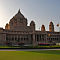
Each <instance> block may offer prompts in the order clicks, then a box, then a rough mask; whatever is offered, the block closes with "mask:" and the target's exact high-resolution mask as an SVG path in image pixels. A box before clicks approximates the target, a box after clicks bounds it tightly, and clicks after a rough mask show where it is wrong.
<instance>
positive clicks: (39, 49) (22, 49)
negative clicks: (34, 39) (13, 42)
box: [0, 49, 60, 51]
mask: <svg viewBox="0 0 60 60" xmlns="http://www.w3.org/2000/svg"><path fill="white" fill-rule="evenodd" d="M42 50H60V49H0V51H42Z"/></svg>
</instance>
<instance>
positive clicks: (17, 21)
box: [9, 9, 27, 29]
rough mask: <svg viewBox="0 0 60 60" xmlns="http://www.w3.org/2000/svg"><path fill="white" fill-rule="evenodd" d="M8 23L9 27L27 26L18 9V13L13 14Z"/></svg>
mask: <svg viewBox="0 0 60 60" xmlns="http://www.w3.org/2000/svg"><path fill="white" fill-rule="evenodd" d="M9 25H10V29H15V28H16V27H23V26H27V19H26V18H25V17H24V15H23V14H22V13H21V12H20V9H19V10H18V13H17V14H16V15H15V16H13V18H12V19H11V20H10V22H9Z"/></svg>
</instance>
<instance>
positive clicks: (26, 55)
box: [0, 50, 60, 60]
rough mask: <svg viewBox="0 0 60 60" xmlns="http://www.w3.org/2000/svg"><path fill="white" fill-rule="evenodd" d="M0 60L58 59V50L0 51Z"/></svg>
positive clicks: (59, 54) (59, 56) (59, 55)
mask: <svg viewBox="0 0 60 60" xmlns="http://www.w3.org/2000/svg"><path fill="white" fill-rule="evenodd" d="M0 60H60V51H59V50H52V51H0Z"/></svg>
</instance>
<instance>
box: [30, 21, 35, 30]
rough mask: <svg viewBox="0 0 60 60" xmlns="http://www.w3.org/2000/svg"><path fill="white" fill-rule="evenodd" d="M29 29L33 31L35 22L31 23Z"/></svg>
mask: <svg viewBox="0 0 60 60" xmlns="http://www.w3.org/2000/svg"><path fill="white" fill-rule="evenodd" d="M30 27H31V28H32V29H33V30H35V22H34V21H31V23H30Z"/></svg>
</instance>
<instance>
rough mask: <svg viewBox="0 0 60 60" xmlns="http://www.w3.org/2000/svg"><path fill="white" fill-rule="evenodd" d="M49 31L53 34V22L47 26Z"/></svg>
mask: <svg viewBox="0 0 60 60" xmlns="http://www.w3.org/2000/svg"><path fill="white" fill-rule="evenodd" d="M49 31H50V32H54V24H53V22H50V24H49Z"/></svg>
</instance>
